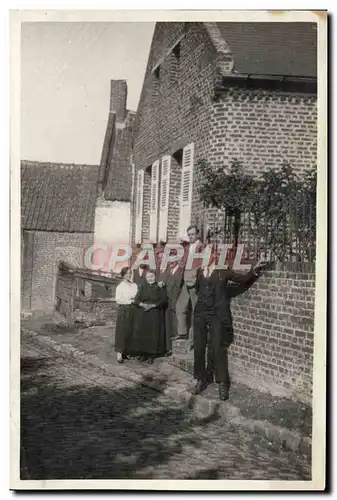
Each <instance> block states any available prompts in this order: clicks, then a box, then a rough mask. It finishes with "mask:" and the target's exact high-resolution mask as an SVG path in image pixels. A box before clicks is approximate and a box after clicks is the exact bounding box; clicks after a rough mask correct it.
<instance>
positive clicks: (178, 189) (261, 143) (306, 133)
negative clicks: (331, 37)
mask: <svg viewBox="0 0 337 500" xmlns="http://www.w3.org/2000/svg"><path fill="white" fill-rule="evenodd" d="M316 60H317V25H316V24H315V23H303V22H302V23H298V22H296V23H295V22H294V23H283V22H273V23H271V22H265V23H241V22H239V23H200V22H199V23H179V22H167V23H162V22H160V23H157V25H156V28H155V31H154V35H153V40H152V45H151V49H150V54H149V59H148V64H147V68H146V73H145V79H144V83H143V89H142V92H141V97H140V102H139V107H138V110H137V115H136V125H135V135H134V148H133V163H134V164H135V207H134V210H133V216H132V241H133V243H134V244H137V245H139V244H141V243H143V242H149V241H150V242H152V243H158V242H159V241H163V242H167V241H174V240H177V239H178V240H179V239H180V238H181V237H185V236H186V227H187V226H188V225H189V224H190V223H191V222H197V223H198V224H199V225H200V226H201V227H202V229H203V228H205V227H207V214H204V213H203V212H204V211H203V208H202V204H201V203H200V201H199V197H198V192H197V188H198V182H199V180H198V168H197V163H198V160H201V159H206V160H207V161H208V162H209V163H210V165H211V166H213V167H218V166H223V165H224V166H226V165H228V164H229V162H230V161H231V160H233V159H234V158H237V159H239V160H241V161H242V162H243V164H244V166H245V168H246V171H247V172H250V173H253V174H258V173H259V172H262V171H263V170H264V169H265V168H267V167H274V166H275V167H276V166H277V165H280V164H281V163H282V161H284V160H288V161H289V162H290V163H291V164H292V166H293V167H294V168H295V169H296V171H297V172H298V173H301V172H302V171H303V170H305V169H307V168H309V167H313V166H316V148H317V120H316V117H317V115H316V86H317V85H316V71H317V69H316Z"/></svg>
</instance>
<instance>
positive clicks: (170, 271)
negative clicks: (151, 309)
mask: <svg viewBox="0 0 337 500" xmlns="http://www.w3.org/2000/svg"><path fill="white" fill-rule="evenodd" d="M182 282H183V268H182V267H181V266H180V265H179V262H177V261H175V262H169V264H168V266H167V269H166V270H165V271H163V272H162V273H161V275H160V278H159V286H165V287H166V294H167V298H168V307H167V309H166V311H165V326H166V352H167V355H170V354H171V353H172V339H173V338H175V337H177V332H178V326H177V316H176V305H177V300H178V296H179V294H180V290H181V287H182Z"/></svg>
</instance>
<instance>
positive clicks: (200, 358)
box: [192, 262, 264, 401]
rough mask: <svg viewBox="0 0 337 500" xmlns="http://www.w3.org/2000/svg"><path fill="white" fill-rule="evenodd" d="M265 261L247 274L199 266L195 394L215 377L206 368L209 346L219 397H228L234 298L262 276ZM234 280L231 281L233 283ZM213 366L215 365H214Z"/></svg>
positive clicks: (194, 324) (195, 337)
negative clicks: (206, 354)
mask: <svg viewBox="0 0 337 500" xmlns="http://www.w3.org/2000/svg"><path fill="white" fill-rule="evenodd" d="M263 267H264V264H262V263H260V262H259V263H258V264H256V265H255V266H254V267H253V268H252V269H251V271H249V272H248V273H245V274H241V273H237V272H234V271H233V270H231V269H226V270H217V269H215V266H214V265H213V266H211V267H207V268H206V269H200V268H199V269H198V271H197V277H196V293H197V302H196V305H195V308H194V320H193V326H194V328H193V330H194V378H195V379H196V380H197V383H196V385H195V387H194V389H193V391H192V394H200V393H201V392H202V391H203V390H204V389H206V387H207V385H208V384H209V381H210V380H211V379H212V376H211V374H210V373H209V370H210V369H211V368H210V366H208V369H206V367H205V351H206V346H207V345H208V347H209V348H210V350H211V352H212V356H211V358H210V357H209V356H208V358H209V359H208V365H210V363H209V360H210V359H211V360H212V364H213V365H214V369H215V380H216V382H218V384H219V397H220V399H221V400H223V401H225V400H226V399H228V397H229V388H230V377H229V372H228V348H229V346H230V345H231V343H232V342H233V323H232V315H231V310H230V301H231V298H233V297H235V296H237V295H238V294H239V293H243V292H244V291H245V290H247V289H248V288H249V287H250V286H251V285H252V284H253V283H254V282H255V281H256V279H257V278H258V276H259V275H260V273H261V271H262V268H263ZM231 282H232V283H231ZM212 368H213V367H212Z"/></svg>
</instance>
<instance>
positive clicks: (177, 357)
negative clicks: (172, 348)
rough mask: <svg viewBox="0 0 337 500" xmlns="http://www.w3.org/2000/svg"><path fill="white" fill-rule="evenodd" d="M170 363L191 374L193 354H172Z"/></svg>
mask: <svg viewBox="0 0 337 500" xmlns="http://www.w3.org/2000/svg"><path fill="white" fill-rule="evenodd" d="M171 363H172V365H173V366H176V367H177V368H180V369H181V370H184V371H185V372H187V373H190V374H191V375H193V354H192V353H190V354H175V353H173V354H172V360H171Z"/></svg>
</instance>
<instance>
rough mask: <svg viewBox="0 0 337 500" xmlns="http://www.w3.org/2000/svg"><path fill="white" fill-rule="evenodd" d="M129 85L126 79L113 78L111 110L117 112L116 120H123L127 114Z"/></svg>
mask: <svg viewBox="0 0 337 500" xmlns="http://www.w3.org/2000/svg"><path fill="white" fill-rule="evenodd" d="M127 95H128V86H127V84H126V80H111V84H110V111H112V112H113V113H116V122H123V121H124V120H125V116H126V99H127Z"/></svg>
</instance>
